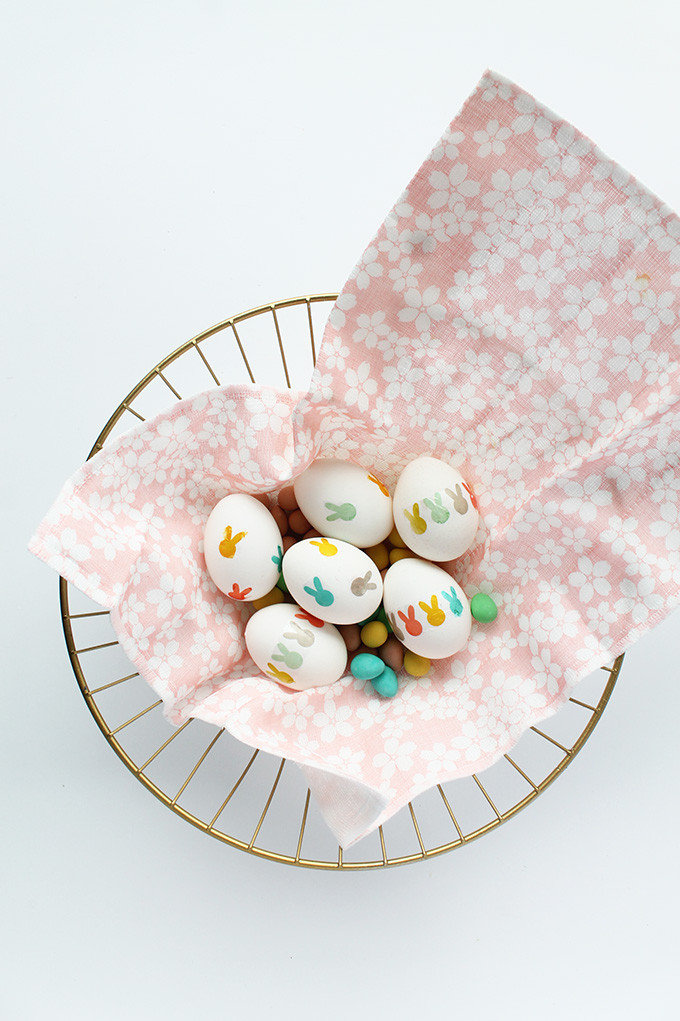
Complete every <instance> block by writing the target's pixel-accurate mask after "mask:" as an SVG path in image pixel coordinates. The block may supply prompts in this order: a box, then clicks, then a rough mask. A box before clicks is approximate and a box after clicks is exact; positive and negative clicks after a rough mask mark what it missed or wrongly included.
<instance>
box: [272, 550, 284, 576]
mask: <svg viewBox="0 0 680 1021" xmlns="http://www.w3.org/2000/svg"><path fill="white" fill-rule="evenodd" d="M282 560H283V550H282V549H281V547H280V546H277V547H276V553H274V554H272V563H273V564H276V567H277V570H279V571H280V570H281V561H282Z"/></svg>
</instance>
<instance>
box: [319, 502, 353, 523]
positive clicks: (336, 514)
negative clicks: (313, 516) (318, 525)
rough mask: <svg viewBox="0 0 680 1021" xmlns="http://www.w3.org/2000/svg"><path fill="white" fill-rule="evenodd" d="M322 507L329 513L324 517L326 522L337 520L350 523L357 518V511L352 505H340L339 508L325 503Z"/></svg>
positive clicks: (333, 504)
mask: <svg viewBox="0 0 680 1021" xmlns="http://www.w3.org/2000/svg"><path fill="white" fill-rule="evenodd" d="M324 506H325V507H327V508H328V510H329V511H331V513H330V514H327V515H326V521H337V520H338V518H341V519H342V520H343V521H352V520H353V519H354V518H355V517H356V516H357V509H356V507H355V506H354V504H353V503H341V504H340V506H338V505H337V504H335V503H326V504H324Z"/></svg>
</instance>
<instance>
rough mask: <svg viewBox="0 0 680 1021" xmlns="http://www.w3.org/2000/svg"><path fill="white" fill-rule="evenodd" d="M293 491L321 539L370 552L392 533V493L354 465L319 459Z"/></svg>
mask: <svg viewBox="0 0 680 1021" xmlns="http://www.w3.org/2000/svg"><path fill="white" fill-rule="evenodd" d="M293 488H294V490H295V498H296V499H297V502H298V504H299V505H300V510H301V511H302V513H303V514H304V516H305V517H306V518H307V520H308V521H309V522H310V524H312V525H313V526H314V528H315V529H316V531H317V532H320V533H321V535H327V536H329V538H335V539H342V540H343V541H344V542H351V543H352V545H353V546H359V547H360V548H361V549H367V548H368V547H369V546H376V545H377V544H378V543H379V542H382V541H383V539H386V538H387V536H388V535H389V534H390V532H391V531H392V527H393V524H394V522H393V520H392V497H391V496H390V492H389V489H388V488H387V486H386V485H385V484H384V483H383V482H382V481H381V480H380V478H379V477H378V476H377V475H376V474H375V472H372V471H367V470H366V469H365V468H362V467H361V465H358V464H356V463H355V462H354V461H341V460H339V459H337V458H318V459H317V460H316V461H313V462H312V464H310V466H309V467H308V468H307V469H305V471H304V472H303V473H302V474H301V475H300V476H298V478H297V479H296V480H295V482H294V484H293Z"/></svg>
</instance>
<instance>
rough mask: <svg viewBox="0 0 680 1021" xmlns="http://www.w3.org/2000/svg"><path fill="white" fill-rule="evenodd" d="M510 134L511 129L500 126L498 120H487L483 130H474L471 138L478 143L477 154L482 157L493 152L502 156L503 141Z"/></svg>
mask: <svg viewBox="0 0 680 1021" xmlns="http://www.w3.org/2000/svg"><path fill="white" fill-rule="evenodd" d="M511 135H512V130H511V129H510V128H507V127H501V126H500V124H499V123H498V121H489V123H488V124H487V125H486V128H485V129H484V130H483V131H475V133H474V135H473V138H474V140H475V142H477V144H478V145H479V149H478V150H477V155H478V156H481V157H482V158H484V157H485V156H490V155H491V153H494V155H496V156H502V155H503V153H504V152H505V143H506V142H507V140H508V139H509V138H510V136H511Z"/></svg>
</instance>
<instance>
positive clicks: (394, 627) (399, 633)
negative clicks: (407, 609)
mask: <svg viewBox="0 0 680 1021" xmlns="http://www.w3.org/2000/svg"><path fill="white" fill-rule="evenodd" d="M387 617H388V620H389V622H390V624H391V625H392V631H393V632H394V637H395V638H397V639H398V640H399V641H400V642H403V641H404V632H403V631H402V630H401V628H400V627H399V625H398V624H397V618H396V617H395V615H394V614H393V613H388V614H387Z"/></svg>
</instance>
